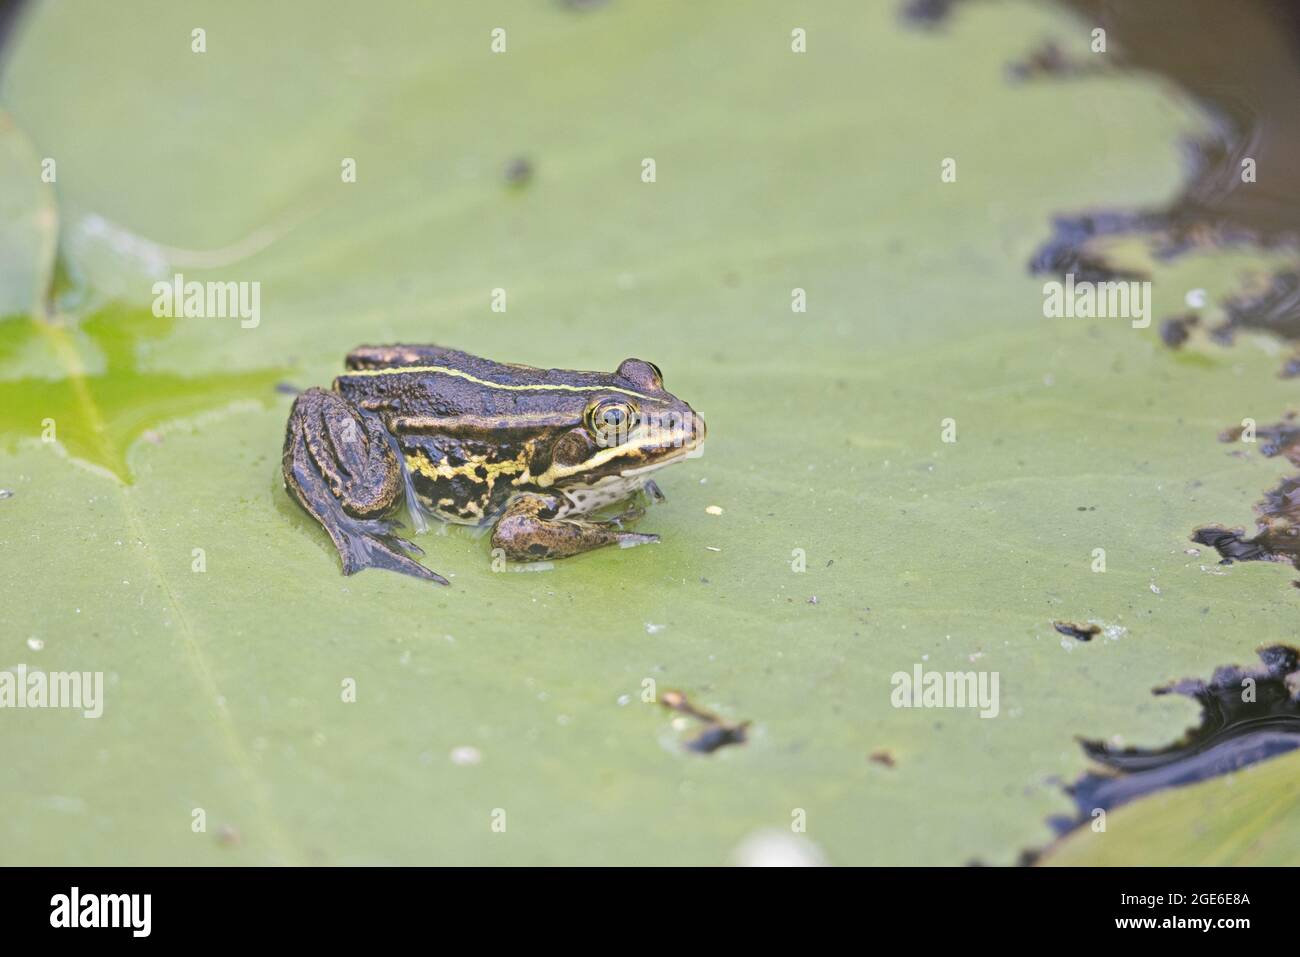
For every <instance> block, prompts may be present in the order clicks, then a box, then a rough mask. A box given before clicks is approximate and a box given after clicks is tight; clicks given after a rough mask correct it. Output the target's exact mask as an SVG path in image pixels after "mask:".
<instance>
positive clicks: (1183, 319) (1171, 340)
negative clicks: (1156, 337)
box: [1160, 312, 1201, 349]
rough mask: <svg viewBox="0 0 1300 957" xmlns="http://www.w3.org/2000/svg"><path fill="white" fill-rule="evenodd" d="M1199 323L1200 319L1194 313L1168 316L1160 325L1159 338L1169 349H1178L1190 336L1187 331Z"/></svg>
mask: <svg viewBox="0 0 1300 957" xmlns="http://www.w3.org/2000/svg"><path fill="white" fill-rule="evenodd" d="M1200 321H1201V317H1200V316H1198V315H1196V313H1194V312H1189V313H1187V314H1186V315H1182V316H1170V317H1169V318H1168V319H1166V320H1165V321H1164V322H1162V323H1160V338H1161V339H1162V340H1164V343H1165V345H1167V346H1168V347H1169V348H1170V349H1177V348H1180V347H1181V346H1182V344H1183V343H1184V342H1186V341H1187V338H1188V336H1190V335H1191V332H1190V331H1189V330H1191V328H1192V327H1193V326H1195V325H1197V324H1198V323H1199V322H1200Z"/></svg>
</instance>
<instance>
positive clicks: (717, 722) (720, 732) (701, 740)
mask: <svg viewBox="0 0 1300 957" xmlns="http://www.w3.org/2000/svg"><path fill="white" fill-rule="evenodd" d="M659 703H660V704H662V705H663V706H664V707H665V708H667V709H668V710H670V711H676V712H677V713H678V714H684V715H688V716H689V717H692V718H694V719H695V720H697V721H700V722H702V723H703V724H704V726H705V727H704V729H703V730H702V731H701V732H700V733H699V734H698V735H696V736H695V737H694V738H692V739H690V740H689V741H687V742H685V743H684V744H683V745H682V746H683V747H684V748H686V750H688V751H695V752H698V753H700V754H712V753H713V752H714V751H716V750H718V748H721V747H725V746H726V745H728V744H744V743H745V741H746V740H747V737H746V731H747V729H748V728H749V722H748V721H742V722H740V723H739V724H728V723H727V722H726V721H723V720H722V718H720V717H718V716H717V715H716V714H714V713H713V712H711V711H705V710H703V709H702V708H697V707H696V706H695V705H693V704H692V703H691V701H690V699H689V698H687V697H686V695H684V694H682V693H681V692H680V691H665V692H664V693H663V694H662V695H661V696H660V697H659Z"/></svg>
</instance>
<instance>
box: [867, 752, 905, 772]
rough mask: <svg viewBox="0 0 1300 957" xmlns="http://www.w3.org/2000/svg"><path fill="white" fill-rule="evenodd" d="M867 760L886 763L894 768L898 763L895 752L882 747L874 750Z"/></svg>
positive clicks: (886, 765) (874, 762)
mask: <svg viewBox="0 0 1300 957" xmlns="http://www.w3.org/2000/svg"><path fill="white" fill-rule="evenodd" d="M867 760H868V761H871V762H872V763H873V764H880V765H884V766H885V767H887V768H892V767H894V766H895V765H897V764H898V762H897V761H896V760H895V759H894V755H893V753H892V752H890V751H889V750H888V749H886V748H881V749H880V750H878V751H872V752H871V756H870V757H869V758H868V759H867Z"/></svg>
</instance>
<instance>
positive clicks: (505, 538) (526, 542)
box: [492, 494, 659, 562]
mask: <svg viewBox="0 0 1300 957" xmlns="http://www.w3.org/2000/svg"><path fill="white" fill-rule="evenodd" d="M562 504H563V500H562V499H561V498H559V496H556V495H537V494H529V495H521V496H520V497H519V498H517V499H515V500H514V501H513V502H511V503H510V505H509V506H508V507H507V508H506V510H505V512H504V513H503V514H502V515H501V518H500V519H499V520H498V521H497V524H496V528H495V529H493V531H492V547H493V548H494V549H495V548H500V549H502V550H503V551H504V552H505V555H506V558H508V559H509V560H510V561H514V562H536V561H544V560H546V559H549V558H568V557H569V556H570V555H577V554H579V553H581V552H589V551H591V550H592V549H593V548H603V547H604V546H606V545H619V546H621V547H623V548H627V547H629V546H632V545H641V544H644V543H646V542H657V541H659V536H658V535H642V534H638V533H637V532H626V531H624V530H623V528H622V525H621V522H620V521H619V520H615V521H612V522H592V521H584V520H581V519H571V518H569V519H565V518H556V517H555V515H556V513H557V512H558V511H559V508H560V506H561V505H562Z"/></svg>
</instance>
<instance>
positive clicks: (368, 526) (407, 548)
mask: <svg viewBox="0 0 1300 957" xmlns="http://www.w3.org/2000/svg"><path fill="white" fill-rule="evenodd" d="M348 524H349V525H350V526H351V527H352V528H354V529H356V530H357V531H358V532H360V533H361V534H362V535H366V536H369V537H371V538H378V539H381V540H383V541H384V542H385V543H386V544H388V545H390V546H396V547H397V548H399V549H401V550H402V551H404V552H406V553H407V554H408V555H423V554H424V549H423V548H421V547H420V546H419V545H417V544H415V542H408V541H407V540H406V539H404V538H402V537H401V536H400V535H398V534H397V530H398V529H399V528H405V527H406V526H404V525H403V524H402V523H401V522H398V521H395V520H388V519H382V518H366V519H354V520H353V521H351V522H349V523H348Z"/></svg>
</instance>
